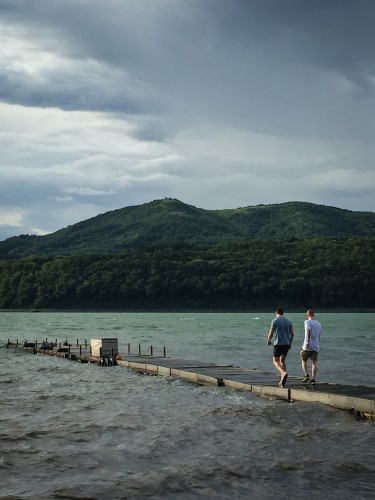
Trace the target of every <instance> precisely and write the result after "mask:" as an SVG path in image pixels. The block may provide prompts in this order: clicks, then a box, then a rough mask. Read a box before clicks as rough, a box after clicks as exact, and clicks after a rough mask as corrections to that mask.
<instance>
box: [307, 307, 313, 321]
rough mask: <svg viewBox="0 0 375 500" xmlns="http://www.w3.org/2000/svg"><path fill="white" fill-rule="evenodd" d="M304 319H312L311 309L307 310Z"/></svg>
mask: <svg viewBox="0 0 375 500" xmlns="http://www.w3.org/2000/svg"><path fill="white" fill-rule="evenodd" d="M306 318H307V319H314V311H313V310H312V309H307V311H306Z"/></svg>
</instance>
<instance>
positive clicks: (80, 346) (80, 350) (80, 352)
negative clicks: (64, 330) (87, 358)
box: [79, 344, 82, 357]
mask: <svg viewBox="0 0 375 500" xmlns="http://www.w3.org/2000/svg"><path fill="white" fill-rule="evenodd" d="M79 355H80V357H82V345H81V344H79Z"/></svg>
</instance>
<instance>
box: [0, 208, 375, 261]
mask: <svg viewBox="0 0 375 500" xmlns="http://www.w3.org/2000/svg"><path fill="white" fill-rule="evenodd" d="M374 235H375V213H373V212H353V211H350V210H343V209H339V208H335V207H328V206H324V205H315V204H312V203H305V202H288V203H281V204H274V205H257V206H248V207H243V208H237V209H226V210H204V209H201V208H196V207H194V206H191V205H187V204H184V203H182V202H180V201H179V200H176V199H171V198H166V199H163V200H155V201H153V202H150V203H146V204H143V205H138V206H130V207H125V208H122V209H118V210H113V211H110V212H106V213H104V214H101V215H98V216H96V217H93V218H91V219H87V220H85V221H82V222H79V223H77V224H74V225H71V226H68V227H66V228H64V229H60V230H59V231H56V232H55V233H52V234H48V235H46V236H30V235H22V236H15V237H12V238H8V239H7V240H4V241H1V242H0V258H17V257H24V256H28V255H59V254H69V253H77V252H84V253H119V252H122V251H124V250H127V249H131V248H141V247H148V246H153V245H170V244H200V245H211V244H218V243H219V244H225V243H230V242H237V243H238V242H241V241H245V240H247V239H249V238H256V239H259V238H261V239H266V238H280V237H283V238H290V237H294V238H304V237H308V238H310V237H328V236H330V237H366V236H367V237H368V236H370V237H373V236H374Z"/></svg>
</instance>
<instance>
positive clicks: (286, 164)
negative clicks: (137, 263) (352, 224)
mask: <svg viewBox="0 0 375 500" xmlns="http://www.w3.org/2000/svg"><path fill="white" fill-rule="evenodd" d="M374 26H375V1H373V0H105V1H103V0H48V1H46V0H0V147H1V155H0V162H1V163H0V239H1V240H2V239H5V238H7V237H10V236H13V235H19V234H46V233H48V232H53V231H56V230H58V229H61V228H63V227H66V226H68V225H70V224H74V223H76V222H79V221H81V220H85V219H88V218H90V217H92V216H95V215H97V214H99V213H104V212H107V211H109V210H113V209H117V208H122V207H126V206H130V205H138V204H142V203H146V202H149V201H152V200H155V199H160V198H164V197H172V198H178V199H179V200H181V201H183V202H185V203H188V204H191V205H194V206H197V207H200V208H205V209H221V208H237V207H241V206H242V207H243V206H250V205H258V204H274V203H282V202H286V201H294V200H300V201H308V202H312V203H317V204H324V205H330V206H335V207H340V208H346V209H349V210H356V211H374V210H375V196H374V193H375V175H374V159H375V141H374V138H375V29H374Z"/></svg>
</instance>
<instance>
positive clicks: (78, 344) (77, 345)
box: [77, 339, 79, 347]
mask: <svg viewBox="0 0 375 500" xmlns="http://www.w3.org/2000/svg"><path fill="white" fill-rule="evenodd" d="M78 345H79V342H78V339H77V347H78Z"/></svg>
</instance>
